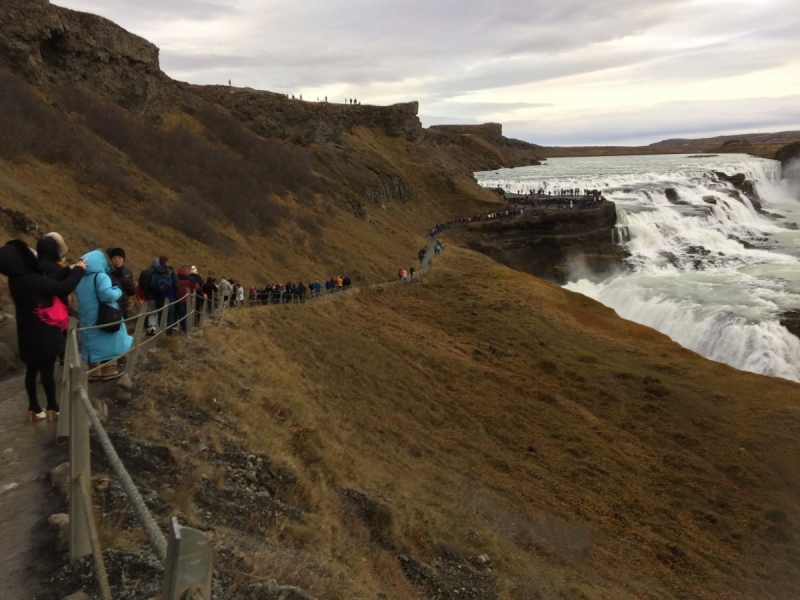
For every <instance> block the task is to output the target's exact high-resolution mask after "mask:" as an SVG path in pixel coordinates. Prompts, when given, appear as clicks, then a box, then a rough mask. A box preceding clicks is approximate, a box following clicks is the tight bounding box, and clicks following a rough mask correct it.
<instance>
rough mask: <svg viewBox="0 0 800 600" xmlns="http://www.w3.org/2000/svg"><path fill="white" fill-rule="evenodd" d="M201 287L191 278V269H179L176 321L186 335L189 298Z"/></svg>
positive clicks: (184, 267)
mask: <svg viewBox="0 0 800 600" xmlns="http://www.w3.org/2000/svg"><path fill="white" fill-rule="evenodd" d="M199 289H200V286H199V285H197V283H195V282H194V281H193V280H192V279H191V277H189V267H186V266H183V267H181V268H180V269H178V294H177V295H176V296H175V299H176V300H177V301H178V302H177V304H175V321H176V322H177V321H180V323H181V331H183V332H184V333H186V319H185V318H184V317H185V316H186V312H187V306H188V302H189V297H190V295H191V294H192V292H195V293H196V292H197V291H198V290H199Z"/></svg>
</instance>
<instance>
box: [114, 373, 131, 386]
mask: <svg viewBox="0 0 800 600" xmlns="http://www.w3.org/2000/svg"><path fill="white" fill-rule="evenodd" d="M117 387H118V388H122V389H123V390H130V389H131V388H132V387H133V382H132V381H131V378H130V377H128V374H127V373H124V374H123V375H122V377H120V378H119V379H117Z"/></svg>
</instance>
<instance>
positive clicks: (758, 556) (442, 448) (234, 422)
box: [126, 249, 800, 599]
mask: <svg viewBox="0 0 800 600" xmlns="http://www.w3.org/2000/svg"><path fill="white" fill-rule="evenodd" d="M230 319H231V322H230V327H226V328H210V329H207V330H206V336H205V338H203V339H202V340H199V341H197V340H194V341H193V340H189V341H187V342H184V344H185V345H175V346H173V347H172V348H171V350H170V352H172V355H173V360H172V361H171V362H170V363H169V364H168V368H161V369H160V370H159V375H158V376H157V377H153V376H151V377H148V378H147V379H146V380H145V381H144V382H143V384H142V386H143V387H142V388H141V390H140V392H139V395H138V397H137V399H136V400H135V403H134V406H135V407H137V408H136V409H135V410H134V412H133V414H132V415H131V416H130V417H126V419H127V428H128V430H129V432H130V433H131V434H132V435H134V436H142V437H145V438H148V439H151V440H154V441H157V442H159V443H163V441H164V440H169V441H168V442H167V443H168V444H172V446H173V448H178V446H179V443H180V442H179V441H178V440H182V439H184V440H188V441H189V442H188V443H189V446H188V449H187V450H186V452H185V456H186V458H185V460H186V461H187V464H188V465H190V466H192V468H195V469H196V473H202V472H208V471H207V469H208V465H207V462H206V461H205V460H204V459H202V458H201V457H200V455H199V453H197V452H195V451H193V450H192V449H193V448H195V447H197V445H198V444H199V443H201V442H202V443H204V444H206V445H208V446H210V447H212V448H216V449H217V450H216V451H217V452H222V451H223V450H222V449H223V448H226V447H232V446H238V445H244V447H245V448H246V451H249V452H254V453H265V454H267V455H269V456H270V457H272V459H273V460H275V461H276V462H277V464H283V465H286V466H287V467H288V469H289V470H290V471H292V472H295V473H296V474H297V479H298V483H297V484H296V486H295V487H294V488H293V491H291V492H290V493H289V494H288V497H287V498H285V500H286V501H287V502H289V503H292V504H294V505H296V506H299V507H300V508H301V509H302V515H301V516H300V517H298V518H296V519H291V518H290V519H288V520H286V519H278V521H277V522H276V523H275V524H274V525H272V526H270V527H268V528H267V529H266V530H262V531H261V532H259V531H258V530H257V529H253V530H248V529H247V528H241V527H239V528H237V527H235V526H232V525H230V524H226V521H225V518H224V517H225V516H224V515H219V514H217V515H211V516H209V518H210V519H211V525H212V530H213V531H214V536H215V543H216V544H217V545H219V546H223V545H224V546H225V547H226V548H229V549H231V548H232V549H234V552H235V553H239V554H240V555H242V556H244V557H246V558H245V559H243V560H242V561H240V562H239V563H237V564H238V565H239V566H238V567H237V568H236V569H230V570H229V571H225V567H223V572H226V573H227V574H228V575H230V576H231V577H233V578H234V579H236V580H237V581H238V582H240V583H247V582H252V581H261V580H266V579H269V578H273V577H277V578H278V579H279V580H280V581H281V582H282V583H294V584H297V585H301V586H302V587H304V588H305V589H307V590H308V591H309V592H310V593H312V594H314V595H316V596H318V597H320V598H374V597H375V594H377V593H381V594H384V595H381V596H379V597H384V598H399V599H402V598H416V597H441V598H457V597H476V598H493V597H499V598H509V599H511V598H513V599H528V598H609V599H612V598H613V599H620V598H709V599H711V598H731V599H736V598H741V599H745V598H748V599H750V598H787V599H788V598H796V597H798V595H800V554H798V550H799V549H800V548H799V547H798V535H800V530H798V526H797V524H798V522H800V510H798V505H797V494H798V492H799V491H800V485H799V484H800V467H799V466H798V463H797V460H796V458H797V455H798V451H799V450H800V407H798V399H800V386H799V385H797V384H795V383H791V382H788V381H783V380H776V379H770V378H767V377H762V376H758V375H753V374H749V373H744V372H740V371H737V370H735V369H732V368H730V367H727V366H725V365H722V364H718V363H714V362H711V361H708V360H705V359H703V358H701V357H700V356H698V355H696V354H694V353H693V352H690V351H688V350H685V349H682V348H681V347H679V346H678V345H677V344H675V343H673V342H671V341H670V340H669V339H667V338H666V337H665V336H663V335H661V334H659V333H657V332H655V331H652V330H650V329H647V328H645V327H642V326H640V325H637V324H634V323H630V322H627V321H624V320H622V319H620V318H618V317H617V316H616V315H615V314H614V312H613V311H611V310H609V309H607V308H605V307H603V306H602V305H600V304H598V303H596V302H594V301H592V300H590V299H587V298H585V297H582V296H580V295H577V294H573V293H570V292H568V291H565V290H563V289H560V288H558V287H555V286H553V285H550V284H547V283H544V282H542V281H540V280H537V279H535V278H532V277H530V276H527V275H524V274H521V273H518V272H515V271H512V270H509V269H506V268H504V267H500V266H498V265H496V264H494V263H492V262H491V261H489V260H488V259H486V258H485V257H482V256H480V255H477V254H474V253H471V252H469V251H466V250H461V249H453V250H452V251H451V250H450V249H448V250H447V253H446V254H445V255H443V256H442V257H441V258H439V259H438V260H437V261H436V265H435V268H434V269H433V271H431V272H430V273H429V274H427V275H425V276H424V278H423V279H421V280H419V281H416V282H414V283H412V284H409V285H401V286H391V287H388V288H383V289H381V288H378V289H370V290H360V291H356V292H354V293H351V294H346V295H345V296H344V297H341V298H338V299H335V300H332V301H326V302H323V303H319V304H315V305H313V306H305V307H301V308H295V309H282V308H280V307H266V308H260V309H254V310H248V311H241V312H234V313H232V314H231V316H230ZM200 346H202V347H200ZM188 356H192V357H196V358H197V359H198V360H199V361H200V363H199V364H198V363H197V362H196V361H195V360H186V358H187V357H188ZM198 357H199V358H198ZM167 398H169V399H170V400H169V402H168V401H167ZM170 402H171V403H170ZM184 411H193V412H192V414H194V415H195V417H194V421H193V422H195V423H198V422H199V423H202V422H203V421H206V423H205V425H202V426H199V427H198V426H194V425H189V424H187V423H186V422H185V421H183V419H182V415H181V413H182V412H184ZM198 414H200V415H206V416H205V417H197V415H198ZM198 419H199V420H198ZM204 469H205V471H204ZM169 484H170V485H174V483H173V482H169ZM218 484H219V486H220V488H221V489H224V488H225V480H224V477H223V476H220V479H219V481H218ZM344 490H356V491H357V492H358V493H363V494H365V495H366V497H367V498H369V499H371V502H372V504H368V506H371V507H372V508H371V510H368V511H362V512H361V513H359V512H358V511H354V509H353V504H352V502H348V500H347V498H348V496H347V494H351V496H350V497H351V498H352V492H344ZM180 506H182V507H183V510H182V511H181V512H182V513H183V514H184V516H185V517H187V518H191V515H192V514H193V511H192V508H191V497H190V500H189V502H188V505H187V502H186V499H185V498H184V501H183V503H182V504H181V505H180ZM482 553H487V554H488V555H489V556H490V558H491V561H492V562H491V567H492V570H491V573H487V572H486V571H485V570H484V571H479V570H477V569H476V567H475V566H474V565H475V563H474V561H473V559H472V557H475V556H477V555H480V554H482ZM241 564H245V565H247V567H246V568H242V567H241ZM409 565H417V566H418V565H428V566H429V569H428V571H424V569H426V568H428V567H419V568H420V569H423V571H424V572H428V573H431V572H432V573H438V574H439V576H441V578H440V579H438V580H437V579H436V578H435V577H434V579H433V581H434V587H433V588H431V587H430V586H428V587H426V585H427V584H425V583H424V581H423V583H419V581H420V580H419V579H415V576H414V573H417V572H418V571H417V570H415V568H410V567H409ZM454 565H458V566H457V567H455V566H454ZM448 568H449V569H450V571H456V572H457V573H459V577H456V578H455V579H450V580H448V579H447V578H446V577H445V576H444V575H443V573H446V572H450V571H448ZM231 570H232V571H236V572H235V573H231V572H230V571H231ZM413 581H417V583H418V584H419V585H418V586H415V585H414V584H413V583H412V582H413ZM443 582H444V583H447V585H444V584H443ZM464 582H466V583H464ZM462 584H463V585H466V589H467V590H470V589H472V590H473V591H472V592H469V593H471V594H473V595H471V596H459V595H458V594H457V593H455V592H453V589H452V588H453V587H455V588H456V589H460V587H461V585H462ZM437 585H438V588H437V587H436V586H437ZM442 588H444V589H442ZM233 589H240V590H241V589H243V588H242V587H240V588H233ZM436 589H439V590H440V591H439V592H437V591H436ZM235 596H236V593H235V592H234V593H232V597H235Z"/></svg>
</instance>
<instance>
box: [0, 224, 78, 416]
mask: <svg viewBox="0 0 800 600" xmlns="http://www.w3.org/2000/svg"><path fill="white" fill-rule="evenodd" d="M85 268H86V262H85V261H84V260H79V261H78V262H77V263H75V264H74V265H71V266H69V267H62V268H61V269H59V270H58V271H56V272H54V273H52V274H51V275H50V277H47V276H45V274H44V272H43V270H42V266H41V264H40V263H39V259H38V257H37V255H36V253H35V252H34V251H33V250H31V249H30V248H28V245H27V244H26V243H25V242H23V241H22V240H11V241H10V242H8V243H6V244H5V245H4V246H2V247H0V274H3V275H5V276H6V277H8V289H9V291H10V292H11V298H12V299H13V300H14V306H15V307H16V312H17V342H18V343H19V355H20V358H21V359H22V362H24V363H25V364H26V366H27V369H26V372H25V391H26V392H27V393H28V419H29V420H31V421H41V420H42V419H45V418H48V419H50V420H53V419H54V418H55V417H57V416H58V411H59V407H58V402H57V400H56V383H55V376H54V373H55V365H56V357H57V356H58V355H59V354H60V353H61V352H62V351H63V350H64V340H65V338H64V332H65V331H66V330H67V326H68V325H69V313H68V312H67V307H66V306H64V303H63V302H62V301H61V300H60V298H59V297H60V296H68V295H69V294H71V293H72V292H73V291H74V290H75V288H76V287H77V286H78V284H79V282H80V281H81V278H82V277H83V274H84V269H85ZM37 375H41V379H42V387H44V391H45V395H46V397H47V413H45V412H44V411H43V410H42V407H41V405H40V404H39V401H38V398H37V395H36V392H37V386H36V379H37Z"/></svg>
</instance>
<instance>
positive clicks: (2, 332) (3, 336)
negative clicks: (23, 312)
mask: <svg viewBox="0 0 800 600" xmlns="http://www.w3.org/2000/svg"><path fill="white" fill-rule="evenodd" d="M0 343H3V344H6V345H7V346H8V347H9V348H10V349H11V351H12V352H13V353H14V354H15V355H16V356H19V340H18V339H17V321H16V319H13V318H11V319H9V320H7V321H6V320H4V321H3V326H2V327H0Z"/></svg>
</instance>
